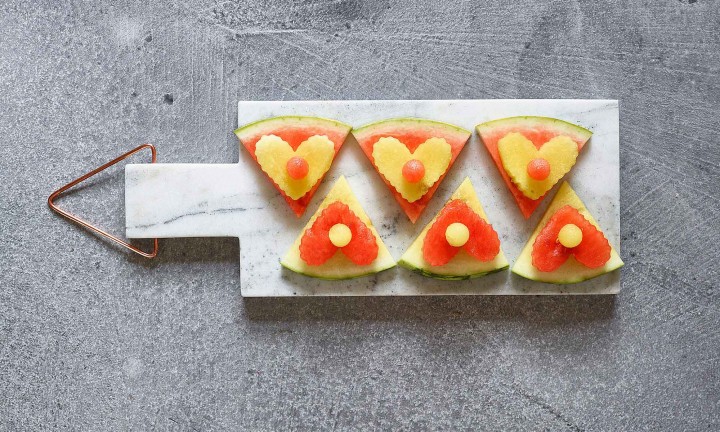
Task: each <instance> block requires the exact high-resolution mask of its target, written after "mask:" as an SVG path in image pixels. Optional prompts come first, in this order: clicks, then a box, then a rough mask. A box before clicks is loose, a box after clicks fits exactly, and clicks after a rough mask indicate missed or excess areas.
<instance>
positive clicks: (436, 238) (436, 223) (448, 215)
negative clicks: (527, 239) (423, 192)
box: [399, 178, 508, 280]
mask: <svg viewBox="0 0 720 432" xmlns="http://www.w3.org/2000/svg"><path fill="white" fill-rule="evenodd" d="M399 264H400V265H401V266H402V267H405V268H408V269H410V270H414V271H416V272H418V273H420V274H422V275H424V276H429V277H434V278H437V279H446V280H460V279H470V278H474V277H479V276H483V275H486V274H489V273H493V272H496V271H500V270H504V269H506V268H508V262H507V260H506V259H505V254H504V253H503V251H502V249H501V248H500V238H499V237H498V234H497V232H495V230H494V229H493V227H492V225H490V222H489V221H488V219H487V216H486V215H485V211H484V210H483V208H482V205H481V204H480V200H478V198H477V195H476V194H475V189H473V186H472V183H471V182H470V179H469V178H465V181H463V182H462V184H461V185H460V187H459V188H458V189H457V190H456V191H455V193H454V194H453V195H452V197H450V200H449V201H448V202H447V203H446V204H445V207H443V209H442V210H440V212H439V213H438V214H437V215H436V216H435V218H434V219H433V220H432V221H430V223H429V224H428V225H427V226H426V227H425V229H423V231H422V232H421V233H420V235H419V236H418V238H417V239H415V241H414V242H413V244H412V245H411V246H410V248H409V249H408V250H407V251H406V252H405V254H403V256H402V258H400V262H399Z"/></svg>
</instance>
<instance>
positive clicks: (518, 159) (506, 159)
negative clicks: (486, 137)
mask: <svg viewBox="0 0 720 432" xmlns="http://www.w3.org/2000/svg"><path fill="white" fill-rule="evenodd" d="M498 152H499V153H500V159H501V160H502V164H503V167H504V168H505V172H506V173H507V174H508V176H510V179H511V180H512V182H513V183H515V185H516V186H517V187H518V189H520V191H521V192H522V193H523V194H524V195H525V196H526V197H528V198H530V199H534V200H536V199H538V198H540V197H542V196H543V195H545V194H546V193H547V191H549V190H550V189H552V187H553V186H554V185H555V183H557V182H558V180H560V179H561V178H562V177H563V176H564V175H565V174H567V173H568V171H570V169H571V168H572V167H573V165H575V161H576V160H577V156H578V145H577V143H576V142H575V141H573V139H572V138H570V137H568V136H565V135H558V136H556V137H554V138H552V139H551V140H550V141H548V142H546V143H545V144H543V145H542V146H541V147H540V148H539V149H538V148H536V147H535V145H534V144H533V143H532V141H530V140H529V139H527V138H526V137H525V136H524V135H523V134H521V133H518V132H510V133H509V134H507V135H505V136H504V137H502V138H500V140H499V141H498ZM536 159H544V160H545V161H547V163H548V164H549V165H550V170H549V173H547V172H546V173H544V174H543V176H546V177H545V178H544V179H542V180H538V179H536V178H533V177H532V176H531V174H530V172H529V171H531V172H532V170H531V169H530V170H529V168H528V165H529V164H530V162H531V161H534V160H536ZM543 164H544V163H543ZM545 165H547V164H545Z"/></svg>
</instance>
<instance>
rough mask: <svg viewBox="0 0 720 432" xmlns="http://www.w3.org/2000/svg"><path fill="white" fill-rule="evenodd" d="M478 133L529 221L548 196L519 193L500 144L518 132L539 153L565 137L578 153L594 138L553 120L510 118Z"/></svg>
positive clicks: (485, 125)
mask: <svg viewBox="0 0 720 432" xmlns="http://www.w3.org/2000/svg"><path fill="white" fill-rule="evenodd" d="M476 129H477V132H478V135H479V136H480V139H481V140H482V142H483V144H485V147H486V148H487V150H488V152H489V153H490V156H491V157H492V159H493V161H494V162H495V165H496V166H497V168H498V171H500V175H501V176H502V178H503V180H504V181H505V184H506V185H507V187H508V189H510V192H511V193H512V195H513V198H515V201H516V202H517V204H518V207H520V211H521V212H522V214H523V215H524V216H525V218H526V219H527V218H529V217H530V215H531V214H532V213H533V212H534V211H535V209H536V208H537V207H538V206H539V205H540V203H541V202H542V200H543V199H544V198H545V195H543V196H541V197H540V198H538V199H530V198H528V197H526V196H525V195H524V194H523V193H522V191H520V189H518V187H517V186H516V185H515V184H514V183H513V182H512V180H511V179H510V176H508V173H507V172H506V171H505V167H504V166H503V163H502V160H501V159H500V154H499V151H498V141H499V140H500V139H501V138H503V137H504V136H506V135H507V134H509V133H511V132H517V133H520V134H522V135H524V136H525V138H527V139H529V140H530V141H532V143H533V144H534V145H535V147H537V148H538V149H539V148H540V147H542V145H543V144H545V143H546V142H548V141H550V140H551V139H552V138H555V137H557V136H563V135H564V136H568V137H570V138H571V139H572V140H573V141H575V142H576V143H577V145H578V150H582V148H583V146H584V145H585V143H587V141H588V140H589V139H590V136H592V132H590V131H589V130H587V129H585V128H583V127H580V126H578V125H575V124H572V123H568V122H566V121H563V120H559V119H555V118H550V117H533V116H524V117H508V118H503V119H499V120H493V121H490V122H487V123H482V124H479V125H477V126H476Z"/></svg>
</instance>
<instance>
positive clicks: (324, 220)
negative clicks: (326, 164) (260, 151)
mask: <svg viewBox="0 0 720 432" xmlns="http://www.w3.org/2000/svg"><path fill="white" fill-rule="evenodd" d="M280 264H282V265H283V266H284V267H286V268H288V269H290V270H292V271H294V272H297V273H301V274H304V275H306V276H311V277H316V278H321V279H350V278H355V277H360V276H365V275H369V274H374V273H377V272H380V271H383V270H387V269H389V268H392V267H395V260H394V259H393V257H392V256H391V255H390V252H389V251H388V249H387V247H385V244H384V243H383V241H382V239H381V238H380V236H379V235H378V233H377V231H376V230H375V227H374V226H373V224H372V222H371V221H370V218H369V217H368V216H367V214H366V213H365V211H364V210H363V208H362V206H361V205H360V203H359V202H358V200H357V198H356V197H355V194H353V192H352V190H351V189H350V185H349V184H348V182H347V180H346V179H345V177H340V179H338V181H337V182H335V185H334V186H333V187H332V189H331V190H330V192H329V193H328V195H327V197H325V199H324V200H323V202H322V203H321V204H320V207H319V208H318V210H317V212H315V214H314V215H313V216H312V217H311V218H310V220H309V221H308V223H307V225H306V226H305V228H303V230H302V232H301V233H300V235H299V236H298V238H297V240H295V243H293V245H292V246H291V247H290V249H289V250H288V251H287V253H286V254H285V257H284V258H283V259H282V260H281V261H280Z"/></svg>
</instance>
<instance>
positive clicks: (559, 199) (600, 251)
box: [512, 182, 623, 284]
mask: <svg viewBox="0 0 720 432" xmlns="http://www.w3.org/2000/svg"><path fill="white" fill-rule="evenodd" d="M622 266H623V262H622V260H621V259H620V256H619V255H618V253H617V252H616V251H615V249H613V247H612V246H611V245H610V243H609V242H608V240H607V238H606V237H605V235H604V234H603V232H602V231H601V229H600V227H599V226H598V224H597V222H595V219H593V217H592V215H591V214H590V212H589V211H588V209H587V208H586V207H585V204H583V202H582V201H580V198H578V196H577V195H576V194H575V191H573V190H572V188H571V187H570V185H569V184H568V183H567V182H563V183H562V184H561V185H560V188H559V189H558V191H557V194H556V195H555V198H553V200H552V202H551V203H550V206H549V207H548V209H547V211H546V212H545V215H543V217H542V219H541V220H540V223H538V226H537V228H535V232H533V234H532V236H530V240H528V242H527V244H526V245H525V248H524V249H523V250H522V252H521V253H520V256H519V257H518V259H517V261H515V264H514V265H513V268H512V272H513V273H515V274H518V275H520V276H522V277H525V278H528V279H532V280H536V281H540V282H550V283H556V284H570V283H576V282H582V281H584V280H587V279H591V278H594V277H596V276H600V275H602V274H605V273H608V272H611V271H613V270H616V269H618V268H620V267H622Z"/></svg>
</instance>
